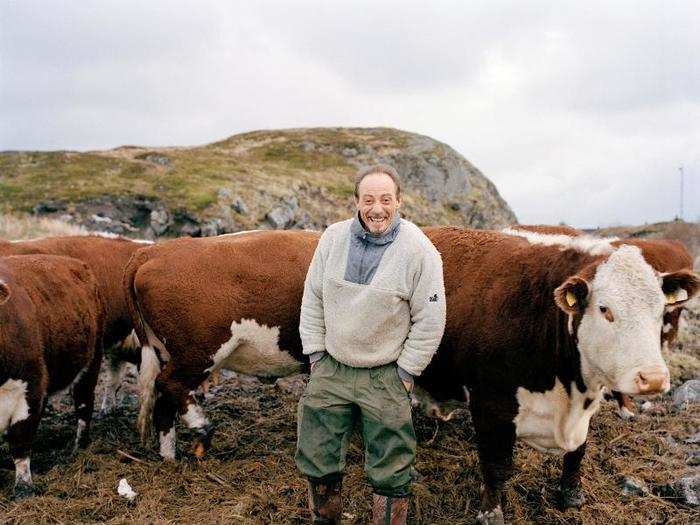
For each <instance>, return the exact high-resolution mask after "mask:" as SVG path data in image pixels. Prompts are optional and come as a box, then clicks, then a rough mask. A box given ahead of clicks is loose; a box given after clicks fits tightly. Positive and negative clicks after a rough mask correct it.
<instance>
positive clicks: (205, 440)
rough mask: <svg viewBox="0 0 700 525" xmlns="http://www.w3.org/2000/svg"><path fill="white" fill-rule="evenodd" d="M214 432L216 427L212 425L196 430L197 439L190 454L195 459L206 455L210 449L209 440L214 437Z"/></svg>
mask: <svg viewBox="0 0 700 525" xmlns="http://www.w3.org/2000/svg"><path fill="white" fill-rule="evenodd" d="M215 430H216V426H215V425H214V424H213V423H209V424H208V425H206V426H203V427H202V428H200V429H198V430H197V434H198V435H199V437H197V439H196V440H195V441H194V443H193V445H192V452H193V454H194V455H195V457H198V458H203V457H204V455H205V454H206V453H207V450H209V447H211V440H212V438H213V437H214V431H215Z"/></svg>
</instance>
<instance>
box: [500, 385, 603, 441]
mask: <svg viewBox="0 0 700 525" xmlns="http://www.w3.org/2000/svg"><path fill="white" fill-rule="evenodd" d="M516 397H517V400H518V414H517V415H516V416H515V418H514V419H513V423H515V433H516V436H517V437H518V438H520V439H522V440H523V441H524V442H525V443H527V444H528V445H530V446H531V447H533V448H535V449H537V450H539V451H541V452H548V453H563V452H572V451H574V450H576V449H577V448H578V447H580V446H581V445H582V444H583V442H584V441H586V437H587V436H588V425H589V423H590V421H591V417H592V416H593V414H595V412H596V411H597V410H598V407H599V406H600V401H601V399H602V398H603V390H602V389H598V391H597V392H595V393H594V392H590V391H587V392H586V393H583V394H582V393H581V392H579V391H578V389H577V388H576V385H575V384H574V383H572V384H571V394H570V395H569V394H567V392H566V389H565V388H564V385H562V384H561V382H560V381H559V379H556V381H555V383H554V388H552V389H551V390H547V391H546V392H541V393H540V392H530V391H529V390H527V389H525V388H523V387H520V388H518V391H517V394H516ZM587 399H590V400H591V402H590V403H589V404H588V406H587V408H584V405H585V403H586V400H587Z"/></svg>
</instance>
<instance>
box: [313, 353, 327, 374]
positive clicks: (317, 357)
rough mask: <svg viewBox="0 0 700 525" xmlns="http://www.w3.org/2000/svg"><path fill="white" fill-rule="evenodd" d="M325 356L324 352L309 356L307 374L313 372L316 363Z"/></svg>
mask: <svg viewBox="0 0 700 525" xmlns="http://www.w3.org/2000/svg"><path fill="white" fill-rule="evenodd" d="M325 355H326V352H323V351H322V352H314V353H313V354H311V355H310V356H309V374H310V373H311V372H313V371H314V367H315V366H316V363H318V362H319V361H320V360H321V359H322V358H323V356H325Z"/></svg>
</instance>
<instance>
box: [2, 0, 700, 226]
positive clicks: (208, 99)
mask: <svg viewBox="0 0 700 525" xmlns="http://www.w3.org/2000/svg"><path fill="white" fill-rule="evenodd" d="M699 20H700V4H699V3H698V2H695V1H687V2H682V1H673V2H668V1H666V2H644V1H640V0H636V1H629V2H627V1H618V0H616V1H614V2H610V1H602V2H594V1H590V0H589V1H587V2H581V1H576V2H571V3H568V2H565V1H561V0H558V1H552V2H534V1H528V2H523V1H514V2H495V1H493V0H489V1H485V2H476V1H470V2H464V1H461V0H460V1H454V2H445V1H442V2H441V1H434V2H425V1H420V2H416V3H415V4H414V3H412V2H410V1H407V0H402V1H398V2H380V1H377V0H374V1H371V2H357V1H355V2H333V1H328V0H326V1H318V2H299V1H290V0H287V1H284V2H266V1H259V0H257V1H255V2H252V1H251V2H245V3H240V4H237V3H236V2H231V1H221V2H205V1H201V0H198V1H196V2H195V1H192V2H176V1H173V0H169V1H163V2H144V1H139V2H130V1H126V0H119V1H115V2H105V1H99V2H97V1H88V0H81V1H77V0H76V1H74V2H58V1H46V0H44V1H41V2H33V1H29V0H22V1H21V2H20V1H17V2H10V1H8V0H0V150H7V149H41V150H46V149H75V150H86V149H98V148H99V149H102V148H111V147H115V146H119V145H122V144H139V145H153V146H158V145H194V144H203V143H207V142H213V141H215V140H219V139H222V138H224V137H227V136H229V135H232V134H234V133H239V132H243V131H250V130H255V129H262V128H284V127H302V126H391V127H397V128H401V129H405V130H409V131H414V132H417V133H423V134H426V135H430V136H431V137H434V138H436V139H438V140H441V141H443V142H446V143H447V144H449V145H451V146H452V147H454V148H455V149H457V150H458V151H459V152H460V153H462V154H463V155H464V156H465V157H466V158H467V159H469V160H470V161H471V162H472V163H474V164H475V165H476V166H477V167H478V168H479V169H481V170H482V171H483V172H484V174H485V175H486V176H487V177H489V178H490V179H491V180H492V181H494V183H495V184H496V185H497V187H498V189H499V191H500V192H501V195H503V197H504V198H505V199H506V200H507V201H508V203H509V204H510V205H511V207H512V208H513V210H514V211H515V213H516V214H517V216H518V219H519V220H520V221H521V222H526V223H557V222H559V221H565V222H567V223H570V224H573V225H575V226H595V225H611V224H613V225H614V224H638V223H643V222H653V221H659V220H666V219H671V218H673V217H674V216H675V215H677V214H678V210H679V172H678V167H679V166H680V165H683V166H684V167H685V175H686V177H685V178H686V192H685V218H686V219H688V220H700V52H698V50H699V49H700V31H698V23H699V22H698V21H699Z"/></svg>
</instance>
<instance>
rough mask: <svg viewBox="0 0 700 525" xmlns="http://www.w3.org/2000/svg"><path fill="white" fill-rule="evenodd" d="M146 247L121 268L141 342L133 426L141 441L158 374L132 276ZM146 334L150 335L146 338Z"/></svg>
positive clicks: (146, 437)
mask: <svg viewBox="0 0 700 525" xmlns="http://www.w3.org/2000/svg"><path fill="white" fill-rule="evenodd" d="M149 249H150V247H147V248H141V249H140V250H137V251H136V252H134V254H133V255H132V256H131V259H129V262H128V263H127V265H126V267H125V268H124V283H123V284H124V292H125V295H126V304H127V307H128V309H129V314H130V315H131V320H132V323H133V326H134V332H136V337H137V339H138V341H140V343H141V366H140V368H139V378H138V388H139V398H140V399H139V405H140V406H139V415H138V419H137V426H138V430H139V434H140V435H141V441H142V442H143V443H146V442H147V441H148V440H149V439H150V437H151V430H152V427H153V425H152V420H153V407H154V405H155V402H156V378H157V377H158V374H160V359H159V358H158V354H157V353H156V347H157V346H162V345H159V343H160V341H157V338H156V337H155V334H153V330H151V328H150V326H148V323H146V320H145V319H144V318H143V314H142V313H141V309H140V307H139V301H138V295H137V293H136V287H135V279H136V273H137V272H138V270H139V268H140V267H141V265H143V264H144V263H145V262H146V261H148V253H147V252H148V250H149ZM149 335H150V336H151V337H149Z"/></svg>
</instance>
